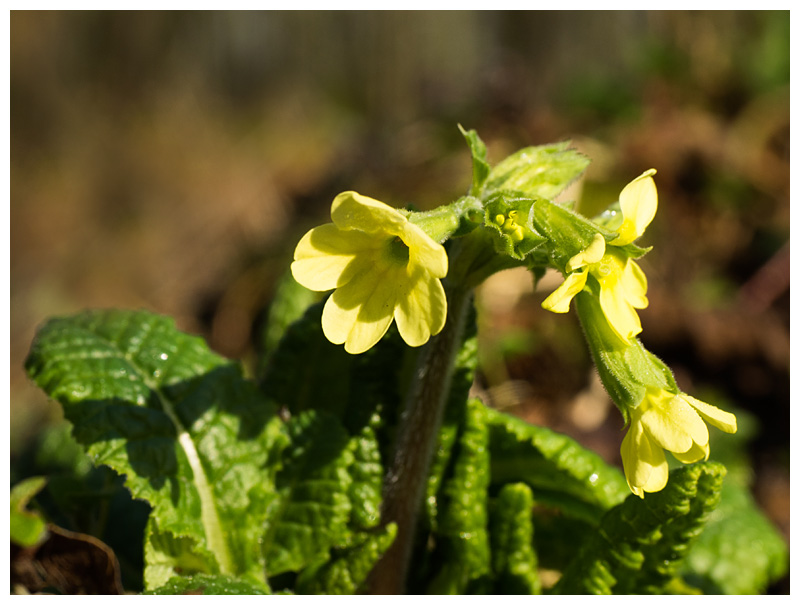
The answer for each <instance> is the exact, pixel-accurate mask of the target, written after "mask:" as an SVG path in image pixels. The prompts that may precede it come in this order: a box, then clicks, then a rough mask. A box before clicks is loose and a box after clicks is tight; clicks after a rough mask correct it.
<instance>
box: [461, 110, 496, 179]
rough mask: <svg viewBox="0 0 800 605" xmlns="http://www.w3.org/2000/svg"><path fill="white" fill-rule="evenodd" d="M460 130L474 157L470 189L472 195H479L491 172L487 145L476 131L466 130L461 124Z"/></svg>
mask: <svg viewBox="0 0 800 605" xmlns="http://www.w3.org/2000/svg"><path fill="white" fill-rule="evenodd" d="M458 129H459V130H460V131H461V134H462V135H464V139H466V141H467V145H468V146H469V151H470V154H471V155H472V187H471V188H470V193H472V195H478V194H479V193H480V191H481V188H482V187H483V184H484V182H485V181H486V178H487V177H488V176H489V172H490V171H491V168H490V167H489V163H488V162H487V161H486V145H485V144H484V142H483V141H482V140H481V138H480V137H479V136H478V133H477V132H476V131H475V130H464V128H463V127H462V126H461V124H459V125H458Z"/></svg>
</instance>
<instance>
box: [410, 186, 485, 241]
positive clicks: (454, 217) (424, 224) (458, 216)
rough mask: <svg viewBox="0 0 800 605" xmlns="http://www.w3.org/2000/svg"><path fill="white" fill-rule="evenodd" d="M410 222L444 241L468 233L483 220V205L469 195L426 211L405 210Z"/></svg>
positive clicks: (438, 239)
mask: <svg viewBox="0 0 800 605" xmlns="http://www.w3.org/2000/svg"><path fill="white" fill-rule="evenodd" d="M407 217H408V220H409V222H410V223H413V224H415V225H417V226H418V227H419V228H420V229H422V230H423V231H424V232H425V233H427V234H428V235H429V236H430V238H431V239H432V240H434V241H436V242H438V243H440V244H441V243H444V242H445V241H446V240H448V239H450V238H451V237H462V236H464V235H466V234H468V233H470V232H471V231H472V230H473V229H475V228H476V227H477V226H478V225H480V223H481V221H482V220H483V205H482V204H481V202H480V200H478V199H477V198H474V197H472V196H469V195H465V196H464V197H461V198H459V199H457V200H456V201H455V202H453V203H451V204H447V205H446V206H440V207H438V208H434V209H433V210H428V211H426V212H407Z"/></svg>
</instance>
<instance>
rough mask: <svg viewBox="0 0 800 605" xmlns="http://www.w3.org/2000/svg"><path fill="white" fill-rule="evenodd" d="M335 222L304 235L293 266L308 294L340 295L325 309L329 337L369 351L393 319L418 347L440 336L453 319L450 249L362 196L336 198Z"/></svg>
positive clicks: (324, 324) (355, 350)
mask: <svg viewBox="0 0 800 605" xmlns="http://www.w3.org/2000/svg"><path fill="white" fill-rule="evenodd" d="M331 218H332V219H333V223H328V224H326V225H322V226H320V227H316V228H314V229H312V230H311V231H309V232H308V233H306V234H305V235H304V236H303V238H302V239H301V240H300V242H299V243H298V244H297V248H295V251H294V262H293V263H292V275H293V276H294V278H295V279H296V280H297V281H298V283H300V284H302V285H303V286H305V287H306V288H309V289H311V290H316V291H319V292H324V291H326V290H331V289H334V288H335V289H336V291H335V292H334V293H333V294H332V295H331V296H330V297H329V298H328V301H327V302H326V303H325V307H324V309H323V311H322V330H323V332H324V334H325V337H326V338H327V339H328V340H330V341H331V342H332V343H334V344H344V348H345V350H346V351H347V352H348V353H363V352H364V351H366V350H367V349H369V348H370V347H372V346H373V345H374V344H375V343H377V342H378V341H379V340H380V339H381V338H382V337H383V335H384V334H386V331H387V330H388V329H389V326H390V325H391V323H392V320H393V319H394V320H395V321H396V322H397V328H398V330H399V332H400V336H402V337H403V340H405V341H406V343H408V344H409V345H411V346H412V347H417V346H420V345H422V344H425V343H426V342H427V341H428V339H429V338H430V337H431V335H432V334H438V333H439V332H440V331H441V329H442V327H444V322H445V318H446V315H447V299H446V298H445V294H444V288H443V287H442V284H441V282H440V281H439V279H440V278H443V277H444V276H445V275H447V253H446V252H445V250H444V248H443V247H442V245H441V244H438V243H437V242H435V241H433V240H432V239H431V238H430V237H429V236H428V235H427V234H426V233H425V232H424V231H423V230H422V229H420V228H419V227H418V226H417V225H414V224H413V223H410V222H409V221H408V219H406V217H405V216H403V215H402V214H400V213H399V212H398V211H397V210H395V209H394V208H391V207H390V206H387V205H386V204H383V203H382V202H379V201H377V200H374V199H372V198H369V197H366V196H363V195H360V194H358V193H355V192H354V191H346V192H344V193H340V194H339V195H337V196H336V199H334V200H333V205H332V206H331Z"/></svg>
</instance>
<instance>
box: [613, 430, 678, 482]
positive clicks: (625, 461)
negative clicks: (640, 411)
mask: <svg viewBox="0 0 800 605" xmlns="http://www.w3.org/2000/svg"><path fill="white" fill-rule="evenodd" d="M620 453H621V455H622V467H623V469H624V471H625V478H626V479H627V481H628V486H629V487H630V488H631V491H632V492H633V493H635V494H636V495H637V496H639V497H644V493H643V492H645V491H647V492H655V491H659V490H661V489H663V488H664V486H665V485H666V484H667V477H668V475H669V467H668V465H667V459H666V456H664V450H663V449H661V448H660V447H659V446H658V444H656V443H654V442H653V441H652V440H650V439H649V438H648V436H647V433H646V432H645V431H644V427H643V426H642V424H641V422H639V421H638V419H637V417H636V416H634V419H632V420H631V426H630V428H629V429H628V433H627V434H626V435H625V438H624V439H623V440H622V447H621V448H620Z"/></svg>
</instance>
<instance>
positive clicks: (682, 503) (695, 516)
mask: <svg viewBox="0 0 800 605" xmlns="http://www.w3.org/2000/svg"><path fill="white" fill-rule="evenodd" d="M724 476H725V467H724V466H722V465H721V464H719V463H715V462H704V463H699V464H694V465H691V466H684V467H681V468H678V469H675V470H674V471H672V472H671V473H670V478H669V482H668V483H667V486H666V487H665V488H664V489H663V490H661V491H660V492H655V493H652V494H647V495H646V496H645V498H643V499H642V498H638V497H636V496H633V495H631V496H629V497H628V499H627V500H625V501H624V502H623V503H622V504H620V505H618V506H615V507H614V508H613V509H611V510H610V511H609V512H608V513H606V515H604V516H603V519H602V520H601V522H600V526H599V528H598V529H597V531H596V532H595V533H593V535H592V536H591V537H590V538H589V539H588V540H587V541H586V542H585V543H584V544H583V547H582V548H581V551H580V553H579V554H578V556H577V557H575V558H574V559H573V560H572V562H571V563H570V564H569V565H568V566H567V568H566V569H565V570H564V574H563V576H562V577H561V580H559V582H558V584H556V586H555V587H554V589H553V592H555V593H556V594H663V593H665V592H666V591H667V590H669V586H670V583H671V582H672V581H673V580H674V579H675V578H676V577H677V574H678V571H679V569H680V566H681V564H682V561H683V559H684V557H685V556H686V553H687V552H688V549H689V547H690V546H691V544H692V542H693V541H694V540H695V539H696V538H697V536H698V535H699V534H700V532H701V531H702V529H703V526H704V524H705V522H706V520H707V518H708V516H709V514H710V513H711V511H713V510H714V508H716V506H717V504H718V503H719V496H720V489H721V487H722V479H723V477H724Z"/></svg>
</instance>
